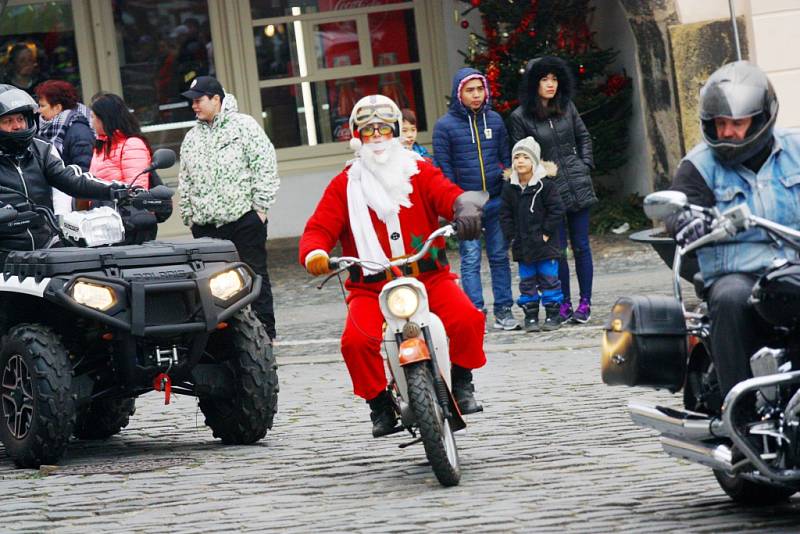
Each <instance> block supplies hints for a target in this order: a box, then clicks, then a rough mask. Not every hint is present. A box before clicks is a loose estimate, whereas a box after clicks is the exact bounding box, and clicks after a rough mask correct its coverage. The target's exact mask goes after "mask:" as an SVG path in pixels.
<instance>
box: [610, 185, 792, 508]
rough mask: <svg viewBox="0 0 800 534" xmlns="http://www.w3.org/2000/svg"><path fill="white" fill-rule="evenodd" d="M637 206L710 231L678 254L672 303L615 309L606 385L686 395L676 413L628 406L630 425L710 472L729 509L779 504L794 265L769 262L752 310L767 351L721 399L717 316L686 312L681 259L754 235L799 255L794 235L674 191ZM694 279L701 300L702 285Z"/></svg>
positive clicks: (784, 492)
mask: <svg viewBox="0 0 800 534" xmlns="http://www.w3.org/2000/svg"><path fill="white" fill-rule="evenodd" d="M644 208H645V212H646V213H647V215H648V216H649V217H650V218H652V219H657V220H659V219H660V220H663V219H665V218H667V217H669V216H672V215H675V214H677V213H679V212H680V211H683V210H690V211H692V212H694V213H695V214H697V215H701V216H705V217H708V218H709V219H710V220H711V221H712V224H711V231H710V232H709V233H708V234H706V235H705V236H703V237H701V238H700V239H698V240H696V241H694V242H692V243H691V244H688V245H686V246H685V247H681V246H677V247H676V249H675V251H674V256H673V263H672V273H673V293H674V297H672V298H671V297H664V296H657V295H648V296H634V297H623V298H620V299H618V300H617V302H616V303H615V304H614V307H613V308H612V311H611V315H610V317H609V320H608V322H607V324H606V326H605V333H604V336H603V342H602V361H601V368H602V378H603V381H604V382H605V383H606V384H609V385H628V386H644V387H651V388H656V389H667V390H669V391H670V392H672V393H676V392H678V391H681V390H683V403H684V409H682V410H681V409H674V408H668V407H663V406H656V405H652V404H646V403H641V402H635V401H634V402H631V403H630V404H629V405H628V408H629V410H630V413H631V418H632V419H633V421H634V423H636V424H637V425H639V426H642V427H646V428H652V429H654V430H657V431H658V432H659V433H660V434H661V444H662V446H663V448H664V451H665V452H666V453H667V454H669V455H670V456H674V457H677V458H683V459H686V460H689V461H691V462H694V463H698V464H701V465H705V466H707V467H710V468H711V469H713V470H714V476H715V477H716V479H717V482H718V483H719V485H720V487H721V488H722V489H723V490H724V491H725V493H727V494H728V496H730V497H731V498H732V499H733V500H734V501H737V502H740V503H742V504H749V505H765V504H774V503H777V502H781V501H785V500H787V499H788V498H789V497H790V496H792V495H793V494H794V493H796V492H798V491H800V344H799V343H798V341H800V264H798V263H796V262H789V261H785V260H779V261H776V262H775V264H774V265H773V266H772V267H771V268H770V269H769V270H768V271H767V272H766V273H765V274H764V275H762V276H761V277H760V278H759V279H758V280H757V282H756V283H755V285H754V287H753V293H752V296H751V297H750V302H751V304H752V305H753V307H754V308H755V310H756V312H757V313H758V314H759V315H760V316H761V317H763V318H764V319H765V320H766V321H767V322H768V323H769V324H770V325H772V332H771V333H770V336H769V342H768V344H767V345H765V346H764V347H761V348H760V349H759V350H757V351H756V352H755V353H754V354H753V355H752V356H751V358H750V368H751V371H752V375H753V378H751V379H748V380H744V381H742V382H740V383H738V384H737V385H736V386H734V387H733V388H732V389H731V391H730V392H729V393H728V394H727V395H726V396H725V398H724V399H723V398H722V397H721V395H720V390H719V386H718V383H717V377H716V371H715V369H714V364H713V358H712V357H711V355H712V354H713V350H714V347H713V346H712V344H711V340H710V335H709V332H710V325H711V322H712V321H713V320H714V318H713V317H710V316H709V314H708V310H707V305H706V303H705V302H701V303H700V304H699V306H697V308H696V309H694V310H692V311H687V310H686V309H685V307H684V301H683V297H682V293H681V287H680V277H681V273H682V272H683V276H684V277H686V276H687V271H686V270H685V269H683V270H682V261H683V259H684V258H685V257H687V256H688V255H690V254H691V253H692V252H693V251H695V250H697V249H699V248H701V247H704V246H706V245H709V244H711V243H715V242H718V241H722V240H724V239H727V238H729V237H731V236H733V235H736V234H738V233H740V232H744V231H748V230H753V229H760V230H762V231H764V232H766V234H767V235H769V236H770V237H771V238H772V239H776V240H779V241H780V242H781V243H782V244H783V245H784V246H786V247H790V248H792V249H795V250H798V251H800V232H798V231H797V230H794V229H792V228H788V227H786V226H783V225H780V224H777V223H774V222H772V221H769V220H767V219H764V218H762V217H758V216H756V215H753V214H752V213H751V212H750V210H749V209H748V207H747V205H745V204H742V205H738V206H735V207H732V208H729V209H727V210H726V211H724V212H720V211H719V210H717V209H716V208H702V207H699V206H694V205H690V204H689V203H688V201H687V198H686V195H684V194H683V193H680V192H677V191H661V192H657V193H652V194H650V195H648V196H647V197H646V198H645V202H644ZM657 241H658V240H656V241H654V242H653V246H654V248H657V249H658V248H661V249H662V250H659V254H660V255H661V256H662V258H663V259H665V261H666V258H667V257H668V256H670V255H671V254H666V253H665V251H664V250H663V243H660V242H657ZM693 278H694V280H693V281H694V284H695V291H696V292H697V294H698V297H699V298H700V299H701V301H702V300H704V299H705V297H706V294H705V290H704V285H703V281H702V277H701V275H700V274H695V275H694V277H693ZM753 399H755V408H754V409H753V407H752V405H753V402H752V400H753Z"/></svg>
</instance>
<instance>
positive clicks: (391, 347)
mask: <svg viewBox="0 0 800 534" xmlns="http://www.w3.org/2000/svg"><path fill="white" fill-rule="evenodd" d="M454 234H455V228H454V227H453V226H452V225H446V226H443V227H441V228H439V229H438V230H436V231H434V232H433V233H432V234H431V235H430V236H428V238H427V240H426V241H425V243H424V245H423V246H422V248H421V249H420V250H419V251H418V252H417V253H416V254H414V255H412V256H409V257H406V258H402V259H398V260H394V261H391V262H389V265H388V266H384V267H388V268H391V269H392V272H393V274H394V276H395V278H394V280H392V281H391V282H388V283H387V284H386V285H384V286H383V289H382V290H381V293H380V295H379V297H378V300H379V303H380V308H381V312H382V313H383V317H384V320H385V322H386V326H385V328H384V339H383V347H384V351H385V356H386V363H387V367H388V368H389V373H390V375H391V377H392V380H391V381H390V384H389V390H390V392H391V394H392V398H393V400H394V402H395V406H396V408H397V412H398V413H399V414H400V422H401V425H402V426H399V427H398V429H397V430H399V431H402V430H403V429H406V430H407V431H408V432H409V433H410V434H411V436H412V437H413V438H415V439H414V440H413V441H411V442H410V443H404V444H401V445H400V447H401V448H405V447H407V446H409V445H412V444H414V443H418V442H420V441H421V442H422V444H423V446H424V447H425V455H426V456H427V458H428V461H429V462H430V465H431V468H432V469H433V472H434V474H435V475H436V478H437V479H438V480H439V482H440V483H441V484H442V485H443V486H455V485H457V484H458V483H459V481H460V480H461V467H460V465H459V459H458V449H457V448H456V441H455V437H454V435H453V433H454V432H456V431H458V430H461V429H463V428H465V427H466V423H465V422H464V419H463V418H462V417H461V412H460V411H459V409H458V406H457V404H456V402H455V400H454V398H453V395H452V393H451V387H452V384H451V383H450V353H449V349H448V338H447V334H446V332H445V329H444V325H443V324H442V321H441V319H439V317H437V316H436V314H434V313H432V312H431V311H430V308H429V307H428V295H427V291H426V289H425V285H424V284H423V283H422V282H420V281H419V280H417V279H416V278H413V277H411V276H404V274H403V271H402V270H401V269H402V267H403V266H404V265H409V264H412V263H414V262H416V261H418V260H419V259H420V258H422V257H423V256H425V254H427V252H428V249H430V247H431V245H432V244H433V242H434V241H435V240H436V239H437V238H438V237H440V236H443V237H447V236H451V235H454ZM329 261H330V266H331V268H332V269H336V270H335V271H334V272H333V274H331V275H330V276H329V277H328V278H327V279H326V280H324V281H323V282H322V283H321V284H320V285H319V287H320V288H322V287H323V286H324V285H325V283H326V282H327V281H328V280H330V279H331V278H333V277H334V276H337V275H338V274H339V273H341V272H343V271H345V270H347V269H349V268H350V267H352V266H362V265H367V266H370V265H372V262H366V261H362V260H360V259H359V258H354V257H349V256H348V257H339V258H330V260H329Z"/></svg>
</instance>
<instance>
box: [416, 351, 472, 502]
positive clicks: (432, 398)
mask: <svg viewBox="0 0 800 534" xmlns="http://www.w3.org/2000/svg"><path fill="white" fill-rule="evenodd" d="M405 371H406V380H407V382H408V403H409V405H410V406H411V411H412V412H413V413H414V416H415V418H416V420H417V424H418V425H419V432H420V435H421V437H422V444H423V445H424V446H425V456H427V457H428V461H429V462H430V464H431V468H432V469H433V473H434V474H435V475H436V478H437V479H438V480H439V483H440V484H442V485H443V486H457V485H458V483H459V482H460V481H461V468H460V465H459V460H458V449H457V447H456V440H455V437H454V436H453V431H452V429H451V427H450V421H448V420H447V419H445V417H444V414H443V412H442V408H441V406H440V405H439V401H438V400H437V398H436V392H435V390H434V387H433V375H432V374H431V369H430V366H429V365H428V363H427V362H420V363H417V364H414V365H411V366H408V367H406V368H405Z"/></svg>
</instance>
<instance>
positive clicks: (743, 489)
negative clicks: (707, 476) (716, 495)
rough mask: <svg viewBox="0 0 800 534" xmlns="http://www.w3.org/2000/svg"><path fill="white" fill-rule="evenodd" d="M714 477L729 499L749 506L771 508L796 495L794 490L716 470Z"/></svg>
mask: <svg viewBox="0 0 800 534" xmlns="http://www.w3.org/2000/svg"><path fill="white" fill-rule="evenodd" d="M714 477H715V478H716V479H717V483H718V484H719V487H720V488H722V490H723V491H724V492H725V493H727V494H728V497H730V498H731V499H733V500H734V501H736V502H738V503H740V504H745V505H748V506H769V505H771V504H778V503H781V502H786V501H788V500H789V497H791V496H792V495H794V494H795V493H796V490H793V489H789V488H784V487H783V486H771V485H769V484H759V483H757V482H753V481H752V480H747V479H744V478H742V477H738V476H733V475H729V474H727V473H726V472H724V471H718V470H714Z"/></svg>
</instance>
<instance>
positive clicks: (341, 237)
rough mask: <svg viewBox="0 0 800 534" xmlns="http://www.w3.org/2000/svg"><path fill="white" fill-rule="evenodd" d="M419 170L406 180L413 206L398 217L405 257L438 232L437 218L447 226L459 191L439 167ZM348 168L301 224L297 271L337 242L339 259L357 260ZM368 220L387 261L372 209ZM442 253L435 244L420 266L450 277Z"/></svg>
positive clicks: (384, 238) (422, 165) (381, 228)
mask: <svg viewBox="0 0 800 534" xmlns="http://www.w3.org/2000/svg"><path fill="white" fill-rule="evenodd" d="M418 166H419V172H418V173H417V174H415V175H414V176H412V177H411V186H412V187H413V191H412V192H411V194H410V195H409V200H410V201H411V204H412V205H411V207H410V208H405V207H401V208H400V213H399V214H398V217H399V219H400V228H401V233H402V236H401V238H402V239H403V243H404V245H405V249H406V253H407V254H412V253H413V252H414V251H415V250H417V249H419V247H421V245H422V243H423V242H424V241H425V238H427V237H428V236H429V235H430V234H431V232H433V231H434V230H436V229H437V228H439V217H444V218H445V219H447V220H451V219H452V218H453V203H454V202H455V200H456V197H458V196H459V195H460V194H461V193H463V190H462V189H461V188H460V187H458V186H457V185H455V184H454V183H452V182H451V181H450V180H448V179H447V178H445V177H444V175H443V174H442V172H441V171H440V170H439V168H438V167H436V166H434V165H432V164H430V163H427V162H425V161H420V162H418ZM348 168H349V167H348ZM348 168H345V169H344V170H343V171H342V172H341V173H339V174H338V175H337V176H336V177H334V178H333V180H331V182H330V184H328V187H327V188H326V189H325V192H324V193H323V194H322V198H321V199H320V201H319V204H317V208H316V209H315V210H314V213H313V214H312V215H311V218H310V219H309V220H308V222H307V223H306V228H305V230H304V231H303V235H302V236H301V237H300V257H299V260H300V264H301V265H305V259H306V256H307V255H308V253H309V252H311V251H313V250H317V249H322V250H325V251H330V250H331V249H332V248H333V247H334V246H335V245H336V243H337V242H341V244H342V254H343V255H344V256H356V257H357V256H358V251H357V249H356V243H355V239H354V237H353V233H352V231H351V230H350V221H349V214H348V210H347V170H348ZM369 214H370V218H371V219H372V224H373V225H374V227H375V233H376V234H377V236H378V241H380V244H381V247H382V248H383V252H384V254H386V257H387V258H391V257H392V255H391V247H390V245H389V236H388V235H387V231H386V225H385V224H384V223H383V222H382V221H381V220H380V219H379V218H378V216H377V215H376V214H375V212H374V211H373V210H372V209H370V210H369ZM444 247H445V242H444V239H443V238H439V239H437V240H436V241H435V242H434V243H433V246H432V247H431V249H430V251H429V252H428V254H426V256H425V258H423V261H425V260H429V261H430V260H437V261H436V264H437V266H438V271H442V270H444V271H449V269H450V268H449V267H448V265H447V260H446V257H445V254H444ZM435 272H437V271H432V272H430V273H423V274H422V275H421V276H420V279H423V280H424V278H426V277H427V276H429V275H430V274H432V273H435ZM384 283H385V282H379V283H364V282H357V283H356V282H352V281H350V280H348V281H347V283H346V284H345V285H346V286H347V287H348V289H354V288H356V287H363V288H365V289H370V290H379V289H380V287H382V286H383V284H384Z"/></svg>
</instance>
